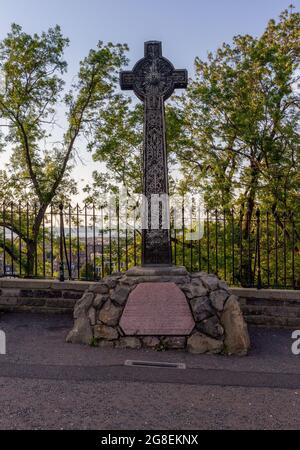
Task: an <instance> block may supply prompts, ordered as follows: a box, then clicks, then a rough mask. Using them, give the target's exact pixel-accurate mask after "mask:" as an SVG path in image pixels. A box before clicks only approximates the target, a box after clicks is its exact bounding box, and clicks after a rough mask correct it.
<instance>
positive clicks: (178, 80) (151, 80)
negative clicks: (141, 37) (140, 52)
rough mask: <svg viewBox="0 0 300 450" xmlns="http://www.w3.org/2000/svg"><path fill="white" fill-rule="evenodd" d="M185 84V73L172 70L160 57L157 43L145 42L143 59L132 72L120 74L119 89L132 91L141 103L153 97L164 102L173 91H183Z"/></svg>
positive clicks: (186, 76) (166, 60) (165, 60)
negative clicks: (159, 98)
mask: <svg viewBox="0 0 300 450" xmlns="http://www.w3.org/2000/svg"><path fill="white" fill-rule="evenodd" d="M187 84H188V74H187V71H186V70H185V69H183V70H176V69H174V66H173V64H172V63H171V62H170V61H169V60H168V59H166V58H164V57H163V56H162V46H161V42H159V41H148V42H145V56H144V58H142V59H140V60H139V61H138V62H137V63H136V65H135V66H134V68H133V70H132V71H131V70H125V71H123V72H121V73H120V86H121V89H122V90H133V91H134V93H135V95H136V96H137V97H138V98H139V99H140V100H142V101H145V100H146V99H147V97H153V96H154V97H161V98H163V100H166V99H167V98H169V97H170V95H172V93H173V92H174V89H184V88H186V87H187Z"/></svg>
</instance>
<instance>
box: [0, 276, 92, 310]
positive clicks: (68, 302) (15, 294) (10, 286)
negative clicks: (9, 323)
mask: <svg viewBox="0 0 300 450" xmlns="http://www.w3.org/2000/svg"><path fill="white" fill-rule="evenodd" d="M90 284H91V283H85V282H80V281H66V282H63V283H61V282H59V281H53V280H26V279H24V280H22V279H14V278H2V279H0V311H11V312H15V311H18V312H36V313H43V312H45V313H57V314H64V313H69V314H72V313H73V309H74V306H75V303H76V301H77V300H78V299H80V298H81V297H82V295H83V293H84V291H85V290H86V289H87V288H88V287H89V286H90Z"/></svg>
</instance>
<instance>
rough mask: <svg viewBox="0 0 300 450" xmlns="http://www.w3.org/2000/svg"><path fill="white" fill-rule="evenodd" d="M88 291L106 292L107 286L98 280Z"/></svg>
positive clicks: (95, 292)
mask: <svg viewBox="0 0 300 450" xmlns="http://www.w3.org/2000/svg"><path fill="white" fill-rule="evenodd" d="M89 292H93V293H94V294H108V286H107V285H106V284H105V283H103V282H99V283H97V284H95V285H93V286H91V287H90V288H89Z"/></svg>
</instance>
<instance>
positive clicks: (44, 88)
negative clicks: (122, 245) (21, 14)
mask: <svg viewBox="0 0 300 450" xmlns="http://www.w3.org/2000/svg"><path fill="white" fill-rule="evenodd" d="M68 44H69V41H68V39H66V38H65V37H63V35H62V33H61V30H60V28H59V27H58V26H56V27H55V28H53V29H49V30H48V31H47V32H44V33H42V34H41V35H38V34H34V35H32V36H31V35H29V34H26V33H25V32H23V31H22V28H21V27H20V26H19V25H16V24H13V25H12V27H11V31H10V32H9V33H8V35H7V37H6V38H5V39H3V41H2V42H1V43H0V71H1V72H2V75H3V80H4V82H3V86H2V89H1V92H0V121H1V129H3V130H4V131H3V132H2V134H1V138H2V139H1V147H2V149H3V148H11V150H12V156H11V158H10V163H9V165H8V169H7V171H2V173H1V174H0V177H1V181H2V183H4V186H6V189H4V190H2V192H1V197H2V200H3V201H5V200H7V199H8V198H10V199H14V201H24V200H25V201H27V200H30V202H31V203H36V205H37V211H36V214H35V216H34V218H33V224H32V227H31V230H30V235H29V236H26V233H24V230H22V229H19V227H18V221H16V222H15V223H8V222H7V221H6V222H5V225H6V227H7V228H11V229H13V231H14V233H15V234H16V235H18V236H19V237H20V238H21V239H22V240H23V241H24V242H25V244H26V247H27V252H26V253H27V255H26V271H27V275H31V274H32V273H33V266H34V254H35V251H36V246H37V241H38V236H39V230H40V227H41V223H42V221H43V218H44V216H45V212H46V210H47V208H48V206H49V205H50V204H51V203H52V202H53V201H54V200H61V199H63V198H66V197H67V196H68V195H69V194H70V193H72V192H74V190H75V186H74V184H72V182H71V178H70V171H71V168H72V164H73V163H74V158H75V154H76V144H77V142H78V140H79V138H80V137H81V136H82V137H85V138H86V139H92V136H93V130H94V128H93V124H94V122H95V121H97V120H98V118H99V115H101V111H102V110H103V109H104V108H105V105H106V103H107V102H108V101H109V99H110V98H111V96H112V95H113V92H114V89H115V86H116V82H117V73H118V71H119V69H120V67H121V66H122V65H123V64H125V63H126V57H125V52H126V50H127V46H126V45H121V44H117V45H113V44H112V43H108V44H104V43H103V42H101V41H100V42H99V43H98V45H97V47H96V49H95V50H91V51H90V52H89V54H88V55H87V56H86V57H85V58H84V59H83V60H82V61H81V62H80V69H79V73H78V76H77V79H76V81H75V82H74V83H73V85H72V88H71V90H70V91H69V92H68V93H67V94H66V95H64V94H65V91H64V89H65V82H64V80H63V77H62V76H63V75H64V74H65V73H66V71H67V64H66V62H65V60H64V59H63V55H64V51H65V49H66V47H67V46H68ZM58 107H60V108H61V109H63V110H64V111H66V130H65V132H64V134H63V136H62V137H61V138H58V137H57V135H58V134H59V133H57V129H58V130H59V129H60V126H59V125H58V123H57V120H58V119H59V117H58V116H57V113H58V112H60V113H61V112H62V111H58V109H59V108H58ZM60 121H61V118H60ZM53 141H54V142H55V143H53ZM1 222H2V225H3V218H2V219H1ZM1 246H2V247H5V248H6V250H7V251H8V252H9V253H10V254H11V257H12V258H17V256H16V255H15V254H14V250H13V249H11V248H9V247H8V246H7V245H6V242H5V241H3V239H2V242H1Z"/></svg>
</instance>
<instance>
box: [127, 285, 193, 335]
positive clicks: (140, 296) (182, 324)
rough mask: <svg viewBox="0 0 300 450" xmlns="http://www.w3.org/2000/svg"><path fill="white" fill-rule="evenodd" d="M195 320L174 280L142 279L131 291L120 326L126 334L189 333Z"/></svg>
mask: <svg viewBox="0 0 300 450" xmlns="http://www.w3.org/2000/svg"><path fill="white" fill-rule="evenodd" d="M194 326H195V322H194V319H193V316H192V313H191V310H190V308H189V305H188V303H187V300H186V298H185V295H184V293H183V292H182V291H181V290H180V289H179V287H178V286H177V285H176V284H175V283H141V284H139V285H138V286H137V287H136V288H135V289H134V290H133V291H132V292H131V294H130V295H129V298H128V300H127V304H126V306H125V309H124V312H123V315H122V318H121V321H120V327H121V328H122V330H123V332H124V333H125V334H126V335H127V336H134V335H136V336H188V335H189V334H190V333H191V332H192V330H193V328H194Z"/></svg>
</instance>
